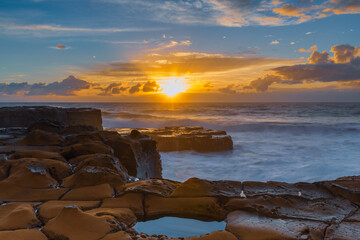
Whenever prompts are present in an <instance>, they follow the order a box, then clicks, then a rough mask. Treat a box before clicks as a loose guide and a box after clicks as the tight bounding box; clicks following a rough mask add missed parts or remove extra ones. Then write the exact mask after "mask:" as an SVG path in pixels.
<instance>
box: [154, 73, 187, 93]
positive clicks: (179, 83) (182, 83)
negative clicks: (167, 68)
mask: <svg viewBox="0 0 360 240" xmlns="http://www.w3.org/2000/svg"><path fill="white" fill-rule="evenodd" d="M162 82H163V83H161V84H160V86H161V89H162V90H161V93H163V94H165V95H166V96H168V97H175V96H176V95H178V94H179V93H183V92H185V91H186V90H187V88H188V86H187V83H186V82H187V80H186V78H185V77H169V78H164V79H163V81H162Z"/></svg>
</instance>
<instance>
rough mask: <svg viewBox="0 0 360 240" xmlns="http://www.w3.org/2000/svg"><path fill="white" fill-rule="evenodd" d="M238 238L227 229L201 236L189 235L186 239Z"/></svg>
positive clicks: (234, 239) (229, 239)
mask: <svg viewBox="0 0 360 240" xmlns="http://www.w3.org/2000/svg"><path fill="white" fill-rule="evenodd" d="M220 239H221V240H237V239H238V238H237V237H235V236H234V235H233V234H232V233H230V232H227V231H214V232H212V233H209V234H205V235H202V236H200V237H189V238H187V239H186V240H220Z"/></svg>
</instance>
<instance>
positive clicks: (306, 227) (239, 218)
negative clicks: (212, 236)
mask: <svg viewBox="0 0 360 240" xmlns="http://www.w3.org/2000/svg"><path fill="white" fill-rule="evenodd" d="M226 222H227V225H226V230H228V231H230V232H231V233H233V234H234V235H235V236H237V237H238V238H240V239H242V240H254V239H257V240H268V239H287V240H297V239H324V236H323V233H324V232H325V229H326V227H327V224H325V223H322V222H316V221H306V220H300V219H285V220H284V219H275V218H267V217H262V216H258V215H256V214H251V213H247V212H243V211H235V212H232V213H230V214H228V216H227V218H226Z"/></svg>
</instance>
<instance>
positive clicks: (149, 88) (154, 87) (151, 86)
mask: <svg viewBox="0 0 360 240" xmlns="http://www.w3.org/2000/svg"><path fill="white" fill-rule="evenodd" d="M142 90H143V92H158V91H159V90H160V85H159V84H157V82H156V81H147V82H146V83H145V84H144V86H143V88H142Z"/></svg>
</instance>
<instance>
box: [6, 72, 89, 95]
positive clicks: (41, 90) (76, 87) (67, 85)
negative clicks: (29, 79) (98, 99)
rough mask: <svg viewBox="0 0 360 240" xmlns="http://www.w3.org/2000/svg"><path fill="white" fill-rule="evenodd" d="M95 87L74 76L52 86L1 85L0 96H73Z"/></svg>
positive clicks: (24, 83) (51, 84)
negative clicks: (20, 94) (19, 94)
mask: <svg viewBox="0 0 360 240" xmlns="http://www.w3.org/2000/svg"><path fill="white" fill-rule="evenodd" d="M91 86H93V84H92V83H89V82H87V81H84V80H81V79H77V78H76V77H74V76H69V77H68V78H66V79H64V80H63V81H61V82H54V83H50V84H45V83H34V84H28V83H26V82H23V83H10V84H6V83H0V94H2V95H16V94H18V93H23V94H24V95H27V96H44V95H58V96H73V95H76V94H75V92H76V91H80V90H83V89H89V88H90V87H91Z"/></svg>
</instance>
